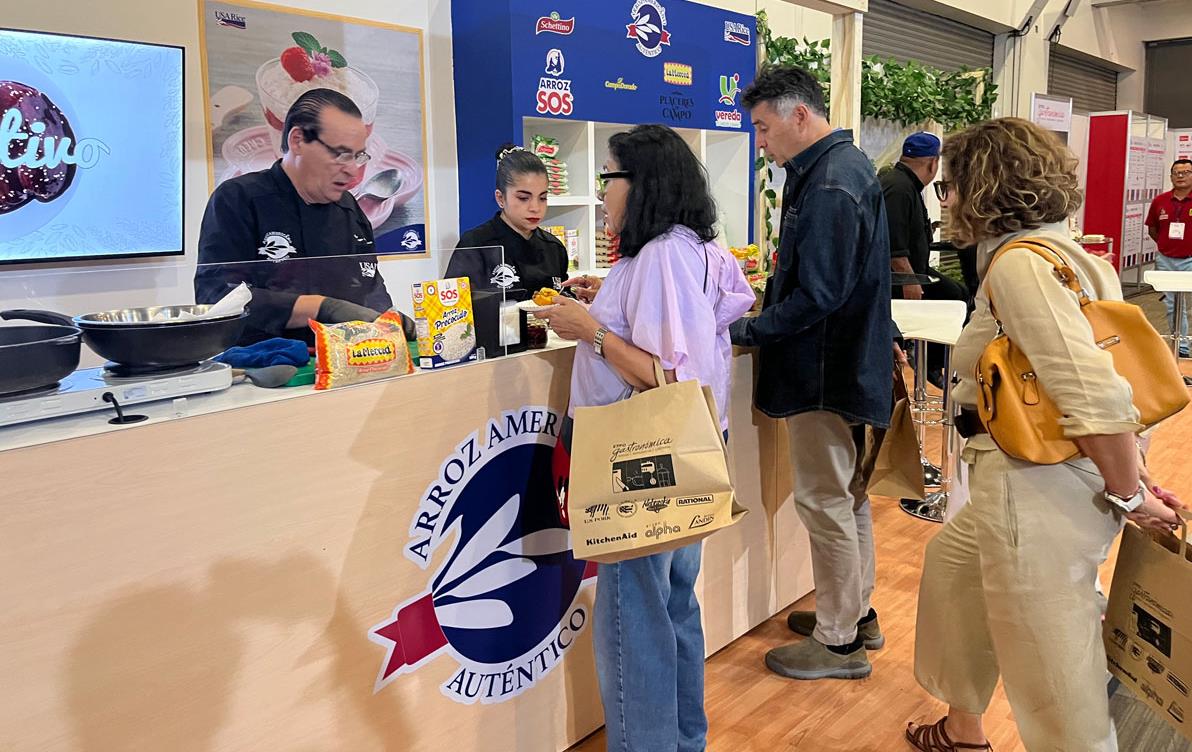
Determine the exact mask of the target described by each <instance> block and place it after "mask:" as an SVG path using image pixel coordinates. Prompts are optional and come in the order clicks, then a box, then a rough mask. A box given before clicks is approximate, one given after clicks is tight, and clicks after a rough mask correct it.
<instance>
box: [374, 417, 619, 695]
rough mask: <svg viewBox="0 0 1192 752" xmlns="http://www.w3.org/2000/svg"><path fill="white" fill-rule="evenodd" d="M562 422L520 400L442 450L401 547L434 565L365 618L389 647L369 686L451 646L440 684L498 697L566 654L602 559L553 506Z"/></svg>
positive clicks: (421, 563)
mask: <svg viewBox="0 0 1192 752" xmlns="http://www.w3.org/2000/svg"><path fill="white" fill-rule="evenodd" d="M559 425H560V416H559V415H558V414H557V413H555V412H554V411H553V410H551V409H550V408H548V407H534V406H529V407H522V408H521V409H519V410H516V411H512V412H508V413H505V414H503V415H502V416H501V417H499V418H493V419H490V420H489V421H488V424H487V425H486V426H485V428H484V429H483V430H480V431H476V432H474V433H472V434H471V435H469V436H468V437H467V438H466V439H464V440H463V442H461V443H460V444H459V445H458V446H457V447H456V449H455V451H453V452H452V453H451V454H450V455H449V456H448V457H447V458H446V459H445V460H444V461H443V464H442V465H441V466H440V468H439V472H438V477H437V478H436V479H435V480H434V481H432V482H431V483H430V485H429V486H427V488H426V490H425V492H424V493H423V494H422V500H421V502H420V504H419V506H418V510H417V511H416V512H415V514H414V516H413V518H412V519H411V520H410V527H409V540H408V541H407V543H406V544H405V548H404V553H405V556H406V558H407V559H409V560H410V562H411V563H412V564H413V565H414V566H416V567H418V568H419V569H422V570H428V571H433V572H434V574H433V575H431V576H430V578H429V580H428V582H427V584H426V588H425V590H424V591H423V592H421V593H419V594H417V595H415V596H413V597H412V598H409V599H407V600H405V601H403V602H402V603H400V604H399V605H397V606H396V607H395V608H394V609H393V611H392V613H391V614H390V616H389V617H388V618H386V619H385V620H384V621H382V622H380V623H379V624H377V625H375V626H374V627H373V628H372V629H370V630H369V634H368V638H369V639H370V640H372V641H373V642H375V643H377V644H378V645H380V646H382V647H384V648H385V656H384V658H383V659H382V660H381V666H380V671H379V673H378V674H377V679H376V685H375V687H374V692H380V691H381V690H383V689H384V688H385V687H387V686H388V685H389V684H391V683H392V682H394V681H397V680H399V679H400V677H402V676H404V675H406V674H411V673H413V672H415V671H417V670H419V669H420V668H421V667H423V666H425V665H426V664H428V663H430V662H432V661H434V660H436V659H437V658H439V657H440V656H442V655H444V654H445V655H447V656H449V657H450V659H451V660H453V661H455V663H456V664H457V665H458V669H456V670H453V671H452V672H451V677H450V678H449V679H448V680H447V681H446V682H444V683H443V684H442V685H441V686H440V690H441V691H442V693H443V694H444V695H445V696H447V697H449V698H451V699H452V700H454V701H456V702H459V703H461V704H465V705H470V704H473V703H475V702H477V701H479V702H481V703H484V704H490V703H499V702H505V701H506V700H509V699H512V698H514V697H517V696H518V695H520V694H522V693H523V692H525V691H527V690H529V689H530V688H531V687H533V686H534V685H535V684H537V683H538V682H539V681H540V680H541V679H542V678H543V677H544V676H546V675H547V674H549V673H550V672H551V671H552V670H554V669H555V667H557V666H558V665H559V664H560V663H562V661H563V658H564V656H565V654H566V653H567V651H568V649H570V647H571V645H572V644H573V643H574V641H575V640H576V638H577V637H578V636H579V635H580V634H581V633H582V632H583V630H584V628H585V627H586V626H587V624H588V620H589V613H588V608H587V607H586V606H585V605H584V604H583V603H581V602H580V601H579V595H580V590H581V588H582V587H583V586H584V585H586V584H589V583H590V582H592V581H593V580H592V578H593V577H594V575H595V568H594V567H588V566H587V565H586V564H585V563H584V562H580V561H576V560H575V559H574V558H573V557H572V555H571V537H570V532H569V531H568V530H567V529H566V528H563V527H561V526H560V524H559V518H558V514H557V512H556V509H555V491H554V484H553V483H554V481H553V475H552V472H551V455H552V452H553V448H554V445H555V442H556V439H557V433H558V427H559ZM607 512H608V510H607V509H606V508H603V507H601V506H600V505H595V506H594V507H593V508H591V509H590V510H588V509H586V510H585V513H586V514H591V515H603V514H607ZM543 593H550V594H551V597H550V598H543V597H542V596H543Z"/></svg>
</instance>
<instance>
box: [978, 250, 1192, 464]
mask: <svg viewBox="0 0 1192 752" xmlns="http://www.w3.org/2000/svg"><path fill="white" fill-rule="evenodd" d="M1015 249H1026V250H1029V251H1032V252H1034V253H1037V254H1038V255H1040V256H1042V257H1043V258H1045V259H1047V260H1048V261H1050V262H1051V264H1052V265H1053V266H1055V273H1056V277H1057V278H1058V279H1059V281H1060V283H1061V284H1063V285H1064V286H1065V287H1067V288H1068V289H1069V290H1071V291H1072V292H1074V293H1076V295H1077V297H1078V298H1079V299H1080V311H1081V313H1083V314H1084V316H1085V318H1087V319H1088V322H1089V325H1090V326H1091V327H1092V329H1093V336H1094V338H1095V340H1096V342H1097V346H1098V347H1100V348H1101V349H1102V350H1105V351H1106V352H1108V353H1109V354H1110V355H1112V356H1113V366H1114V368H1115V369H1116V370H1117V372H1118V373H1119V374H1121V376H1122V377H1123V378H1125V379H1126V381H1128V382H1130V386H1131V388H1132V389H1133V391H1134V406H1135V407H1136V408H1138V412H1139V414H1140V416H1141V417H1140V419H1139V421H1140V422H1141V423H1142V424H1144V425H1146V426H1148V427H1149V426H1153V425H1155V424H1156V423H1159V422H1160V421H1162V420H1164V419H1165V418H1168V417H1170V416H1172V415H1174V414H1176V413H1178V412H1179V411H1180V410H1182V409H1184V406H1185V405H1187V404H1188V389H1187V387H1186V386H1185V385H1184V379H1183V376H1181V375H1180V371H1179V366H1178V365H1177V364H1176V360H1175V358H1174V357H1173V356H1172V353H1171V350H1170V348H1169V347H1168V345H1167V343H1166V342H1164V340H1163V338H1162V337H1161V336H1160V335H1159V333H1158V332H1157V331H1155V328H1154V327H1153V326H1151V324H1150V322H1149V321H1147V319H1146V316H1145V315H1144V314H1143V312H1142V309H1141V308H1139V307H1138V306H1136V305H1134V304H1132V303H1126V302H1123V301H1118V300H1092V299H1091V298H1090V297H1089V296H1088V293H1086V292H1085V291H1084V288H1083V287H1081V285H1080V280H1079V279H1078V278H1077V276H1076V272H1075V271H1073V270H1072V267H1070V266H1069V265H1068V262H1067V261H1066V260H1065V258H1064V256H1063V254H1061V253H1060V252H1059V251H1058V250H1056V248H1055V247H1054V246H1053V245H1051V244H1050V243H1049V242H1047V241H1045V240H1042V239H1040V238H1023V239H1021V240H1018V241H1015V242H1013V243H1009V244H1007V245H1006V246H1004V247H1002V248H1001V249H1000V250H998V252H997V254H996V255H995V256H994V257H993V260H992V261H991V262H990V264H989V270H990V271H991V270H992V269H993V265H994V264H995V263H997V260H998V259H999V258H1001V257H1002V255H1003V254H1005V253H1006V252H1007V251H1011V250H1015ZM985 276H986V278H988V277H989V271H986V273H985ZM986 289H988V288H986ZM989 309H990V313H992V314H993V317H994V320H995V321H997V324H998V335H997V336H996V337H995V338H994V339H993V340H992V341H991V342H990V343H989V344H988V345H987V346H986V347H985V351H984V352H983V353H982V354H981V358H980V360H979V361H978V362H977V374H976V376H977V387H978V389H979V392H980V396H979V398H978V400H977V403H978V404H977V411H978V413H979V414H980V416H981V422H982V423H983V424H984V425H985V428H986V429H987V430H988V431H989V433H990V435H991V436H992V437H993V440H994V442H996V443H997V445H998V447H999V448H1000V449H1001V450H1002V451H1003V452H1005V453H1006V454H1008V455H1010V456H1011V457H1016V458H1018V459H1020V460H1026V461H1027V462H1033V463H1035V464H1038V465H1054V464H1057V463H1060V462H1065V461H1067V460H1070V459H1072V458H1073V457H1076V456H1079V454H1080V450H1078V449H1077V448H1076V445H1075V444H1074V443H1072V442H1071V441H1069V440H1068V439H1066V438H1064V432H1063V429H1062V428H1061V427H1060V424H1059V421H1060V418H1061V417H1062V415H1061V414H1060V411H1059V408H1057V407H1056V405H1055V403H1054V402H1052V400H1051V398H1050V397H1048V396H1047V394H1046V392H1044V391H1043V389H1042V387H1041V385H1040V384H1039V380H1038V379H1037V378H1036V377H1035V372H1034V369H1033V368H1031V364H1030V361H1029V360H1027V358H1026V356H1025V355H1023V353H1022V351H1021V350H1019V349H1018V348H1017V347H1016V346H1015V345H1014V343H1013V342H1011V341H1010V339H1009V338H1008V337H1007V336H1006V335H1005V333H1004V332H1002V322H1001V321H1000V320H999V319H998V317H997V311H996V309H995V308H994V302H993V299H992V298H990V300H989ZM1092 396H1093V397H1094V398H1095V396H1096V395H1092Z"/></svg>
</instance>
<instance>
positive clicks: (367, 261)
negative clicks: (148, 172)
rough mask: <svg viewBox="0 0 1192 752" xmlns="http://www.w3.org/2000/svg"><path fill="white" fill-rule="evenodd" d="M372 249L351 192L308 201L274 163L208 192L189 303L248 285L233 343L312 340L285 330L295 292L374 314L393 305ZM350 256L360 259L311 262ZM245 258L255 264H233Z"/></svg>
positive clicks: (369, 234) (370, 232) (369, 231)
mask: <svg viewBox="0 0 1192 752" xmlns="http://www.w3.org/2000/svg"><path fill="white" fill-rule="evenodd" d="M373 250H374V246H373V230H372V225H371V224H370V223H369V221H368V218H367V217H366V216H365V215H364V212H363V211H361V210H360V206H359V205H358V204H357V203H356V199H355V198H354V197H353V196H352V194H351V193H348V192H347V191H345V192H344V194H343V196H342V197H341V198H340V200H339V201H337V202H335V203H331V204H308V203H306V202H305V201H303V200H302V198H301V197H300V196H299V195H298V191H297V190H295V188H294V184H293V183H292V182H291V181H290V178H289V176H288V175H286V173H285V171H284V170H282V168H281V162H280V161H278V162H275V163H274V164H273V166H272V167H270V168H269V169H268V170H262V171H260V172H253V173H249V174H247V175H241V176H240V177H236V178H232V179H231V180H227V181H225V182H224V183H221V184H220V185H219V187H218V188H216V189H215V192H214V193H212V194H211V199H210V200H209V201H208V202H207V210H206V212H205V213H204V214H203V225H202V229H201V230H200V231H199V264H200V266H199V267H198V270H197V271H196V273H195V301H196V302H198V303H214V302H216V301H217V300H219V299H220V298H222V297H223V296H224V295H226V294H227V293H228V292H229V291H230V290H232V289H233V288H234V287H236V286H237V285H239V284H240V283H241V282H247V283H248V285H249V287H251V288H252V303H251V304H250V305H249V313H248V326H247V328H246V329H245V331H244V335H243V336H242V337H241V341H240V344H242V345H243V344H251V343H253V342H259V341H261V340H264V339H268V338H270V337H279V336H288V337H291V338H293V339H302V340H305V341H307V342H311V341H313V337H312V335H311V332H310V331H309V329H307V328H303V329H301V330H297V329H295V330H287V329H286V328H285V327H286V322H287V321H289V319H290V315H291V314H292V312H293V309H294V302H295V301H296V300H297V299H298V296H299V295H324V296H327V297H331V298H339V299H341V300H348V301H351V302H353V303H356V304H357V305H362V306H365V307H367V308H371V309H373V310H374V311H386V310H388V309H389V308H392V307H393V300H392V298H390V297H389V292H388V291H387V290H386V289H385V282H384V280H383V279H382V278H381V275H380V273H379V272H378V271H377V257H376V256H375V255H372V252H373ZM355 254H359V255H360V258H359V259H354V258H353V259H346V258H334V259H327V260H325V261H317V260H316V261H312V260H311V259H317V258H318V257H320V256H346V255H355ZM291 259H293V261H291ZM245 261H253V262H257V263H252V264H245V263H233V262H245ZM270 261H276V263H269V262H270ZM208 264H214V265H215V266H205V265H208Z"/></svg>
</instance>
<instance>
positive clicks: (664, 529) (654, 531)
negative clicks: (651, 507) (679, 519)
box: [646, 522, 683, 538]
mask: <svg viewBox="0 0 1192 752" xmlns="http://www.w3.org/2000/svg"><path fill="white" fill-rule="evenodd" d="M681 532H683V528H681V527H679V526H678V525H672V524H670V523H669V522H651V523H650V526H649V527H647V528H646V537H647V538H665V537H667V536H669V535H676V534H678V533H681Z"/></svg>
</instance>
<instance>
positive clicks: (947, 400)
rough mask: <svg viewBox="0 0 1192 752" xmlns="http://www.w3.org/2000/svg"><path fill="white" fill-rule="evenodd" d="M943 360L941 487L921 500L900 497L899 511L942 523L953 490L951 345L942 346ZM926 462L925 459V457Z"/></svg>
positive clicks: (953, 432) (954, 445)
mask: <svg viewBox="0 0 1192 752" xmlns="http://www.w3.org/2000/svg"><path fill="white" fill-rule="evenodd" d="M944 362H945V363H946V364H947V365H946V367H945V368H944V373H945V374H946V375H947V378H945V379H944V418H943V420H942V421H941V425H940V428H941V430H943V432H944V433H943V437H942V438H943V442H942V447H941V450H940V483H939V488H940V490H938V491H934V492H932V493H929V494H927V498H926V500H924V501H919V500H918V499H903V500H901V501H900V502H899V506H901V507H902V511H904V512H906V513H907V514H909V515H912V516H914V517H918V518H919V519H921V520H927V521H929V522H943V521H944V515H945V514H946V513H947V511H948V494H949V492H950V491H951V489H952V466H953V455H955V453H956V428H955V421H954V420H953V416H954V415H955V413H954V407H955V406H954V405H953V404H952V376H953V375H952V348H951V347H948V348H946V349H945V355H944ZM925 461H926V460H925Z"/></svg>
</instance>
